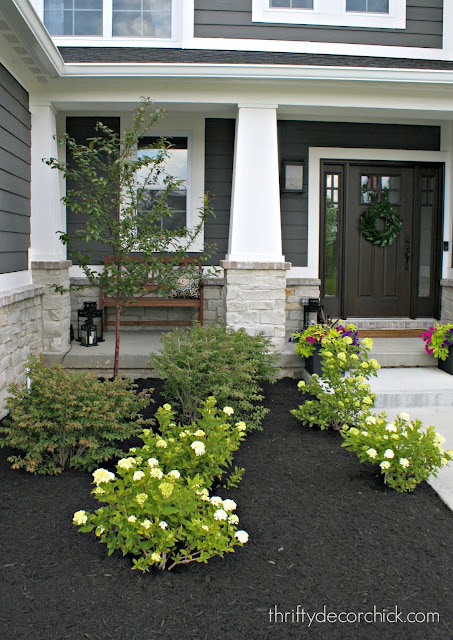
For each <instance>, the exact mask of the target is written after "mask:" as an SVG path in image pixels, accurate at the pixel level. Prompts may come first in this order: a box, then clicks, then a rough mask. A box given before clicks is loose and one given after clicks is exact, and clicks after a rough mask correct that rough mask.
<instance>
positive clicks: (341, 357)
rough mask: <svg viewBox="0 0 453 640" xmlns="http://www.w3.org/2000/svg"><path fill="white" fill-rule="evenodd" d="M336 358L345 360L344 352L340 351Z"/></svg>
mask: <svg viewBox="0 0 453 640" xmlns="http://www.w3.org/2000/svg"><path fill="white" fill-rule="evenodd" d="M337 358H338V360H342V361H343V362H344V361H345V360H346V354H345V352H344V351H340V353H339V354H338V355H337Z"/></svg>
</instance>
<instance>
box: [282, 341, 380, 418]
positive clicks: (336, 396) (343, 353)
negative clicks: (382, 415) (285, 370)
mask: <svg viewBox="0 0 453 640" xmlns="http://www.w3.org/2000/svg"><path fill="white" fill-rule="evenodd" d="M372 346H373V342H372V340H370V339H369V338H364V339H363V340H360V341H358V343H357V344H353V339H352V338H351V337H350V336H340V335H336V336H329V335H326V336H324V337H323V338H322V341H321V349H320V351H319V355H320V358H321V368H322V377H319V376H318V375H316V374H314V375H312V376H311V378H310V380H309V381H308V382H307V383H305V382H304V381H301V382H299V384H298V387H299V389H300V390H301V391H302V392H303V393H308V394H310V395H311V396H314V400H307V401H306V402H305V403H304V404H303V405H301V406H299V408H298V409H293V410H292V411H291V413H292V414H293V415H294V416H296V418H298V419H299V420H300V421H301V422H302V423H304V424H308V425H309V426H310V427H313V426H319V427H320V428H321V429H330V428H333V429H340V428H341V427H342V426H343V425H345V424H347V425H348V426H353V425H358V424H360V422H361V420H362V417H363V416H366V415H368V414H369V412H370V409H371V408H372V407H373V406H374V400H375V394H374V393H372V392H371V389H370V386H369V385H368V384H367V380H368V379H369V378H370V377H371V376H373V375H376V374H377V370H378V369H379V368H380V366H379V363H378V362H377V361H376V360H375V359H374V358H371V359H368V355H369V351H370V349H371V347H372Z"/></svg>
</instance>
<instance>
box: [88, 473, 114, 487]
mask: <svg viewBox="0 0 453 640" xmlns="http://www.w3.org/2000/svg"><path fill="white" fill-rule="evenodd" d="M92 475H93V480H94V482H95V484H97V485H99V484H101V482H110V480H115V474H114V473H112V472H111V471H107V469H96V471H93V474H92Z"/></svg>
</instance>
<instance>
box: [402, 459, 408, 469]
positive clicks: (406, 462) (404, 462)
mask: <svg viewBox="0 0 453 640" xmlns="http://www.w3.org/2000/svg"><path fill="white" fill-rule="evenodd" d="M400 465H401V466H402V467H403V469H407V467H408V466H409V460H408V459H407V458H400Z"/></svg>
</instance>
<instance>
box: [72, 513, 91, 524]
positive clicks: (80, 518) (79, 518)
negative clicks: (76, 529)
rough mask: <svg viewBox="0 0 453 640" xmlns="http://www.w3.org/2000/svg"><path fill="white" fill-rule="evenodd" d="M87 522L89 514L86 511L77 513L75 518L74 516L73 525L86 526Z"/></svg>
mask: <svg viewBox="0 0 453 640" xmlns="http://www.w3.org/2000/svg"><path fill="white" fill-rule="evenodd" d="M87 520H88V516H87V513H86V511H83V510H82V511H76V512H75V514H74V516H73V518H72V521H73V523H74V524H77V525H79V526H80V525H82V524H86V523H87Z"/></svg>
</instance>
